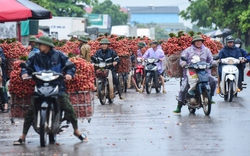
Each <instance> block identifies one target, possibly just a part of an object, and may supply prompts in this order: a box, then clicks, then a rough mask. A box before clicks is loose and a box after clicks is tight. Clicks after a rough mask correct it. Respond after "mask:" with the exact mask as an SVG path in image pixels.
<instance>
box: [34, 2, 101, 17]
mask: <svg viewBox="0 0 250 156" xmlns="http://www.w3.org/2000/svg"><path fill="white" fill-rule="evenodd" d="M31 1H32V2H34V3H36V4H38V5H40V6H42V7H44V8H46V9H48V10H50V11H51V12H52V15H53V16H66V17H83V15H84V14H85V11H84V9H83V5H82V4H84V3H85V4H86V5H95V4H97V3H98V0H53V1H51V0H31ZM77 2H78V3H82V4H81V5H76V4H77Z"/></svg>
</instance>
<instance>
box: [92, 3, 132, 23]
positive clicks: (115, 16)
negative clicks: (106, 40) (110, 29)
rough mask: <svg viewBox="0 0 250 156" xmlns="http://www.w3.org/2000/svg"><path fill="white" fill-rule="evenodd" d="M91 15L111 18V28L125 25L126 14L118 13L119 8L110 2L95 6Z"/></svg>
mask: <svg viewBox="0 0 250 156" xmlns="http://www.w3.org/2000/svg"><path fill="white" fill-rule="evenodd" d="M92 13H93V14H109V15H110V16H111V26H113V25H125V24H127V20H128V14H126V13H124V12H122V11H120V6H119V5H115V4H113V3H112V2H111V1H110V0H105V1H104V2H102V3H99V4H95V5H94V7H93V10H92Z"/></svg>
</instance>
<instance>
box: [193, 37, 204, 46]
mask: <svg viewBox="0 0 250 156" xmlns="http://www.w3.org/2000/svg"><path fill="white" fill-rule="evenodd" d="M195 41H202V42H203V41H204V39H203V38H202V37H201V36H200V35H195V36H194V37H193V40H192V44H193V43H194V42H195Z"/></svg>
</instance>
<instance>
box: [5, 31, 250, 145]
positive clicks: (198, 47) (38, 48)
mask: <svg viewBox="0 0 250 156" xmlns="http://www.w3.org/2000/svg"><path fill="white" fill-rule="evenodd" d="M78 40H79V42H80V46H79V47H78V49H76V50H77V51H78V52H79V57H81V58H83V59H85V60H86V61H88V62H92V63H97V62H98V61H99V60H104V61H105V62H106V63H112V66H109V67H108V68H109V69H110V70H111V71H112V73H113V74H112V75H113V83H114V84H115V85H116V87H117V91H118V94H119V98H120V99H124V97H122V92H121V87H120V84H119V80H118V78H117V73H116V71H115V68H114V67H115V66H116V65H117V64H118V63H119V61H120V59H119V56H118V55H117V54H116V52H115V51H114V50H112V49H110V48H109V44H110V42H109V40H108V39H107V38H103V39H102V40H101V41H100V45H101V49H99V50H98V51H97V52H96V53H95V55H94V56H92V57H91V56H90V54H89V53H90V46H89V45H88V39H87V38H86V37H85V36H81V37H79V38H78ZM203 41H204V39H203V38H202V37H201V36H199V35H197V36H194V37H193V40H192V45H191V46H190V47H188V48H187V49H185V50H184V51H183V52H182V54H181V56H184V57H186V58H187V61H184V60H181V61H180V66H182V67H184V66H185V65H187V64H189V63H190V62H191V60H192V58H193V57H194V56H198V57H199V58H200V60H201V61H203V62H206V63H212V64H213V63H214V64H218V65H219V66H218V73H219V76H218V79H216V78H215V77H213V76H212V75H211V74H210V75H209V84H210V87H211V90H212V96H213V95H214V93H215V92H216V86H218V87H217V93H218V94H219V93H220V87H219V85H218V83H220V80H221V67H222V64H221V63H220V61H215V60H213V57H212V53H211V51H210V50H209V49H208V48H207V47H205V46H204V44H203ZM29 45H30V46H31V51H30V53H29V56H28V60H27V61H26V63H27V65H28V66H29V68H31V69H33V71H40V70H42V69H51V70H53V71H56V72H62V67H63V65H65V63H66V62H67V61H69V60H68V57H67V56H66V55H64V54H63V53H62V52H60V51H58V50H55V49H54V48H53V47H54V44H53V41H52V39H51V38H50V37H47V36H41V37H40V38H36V37H34V36H31V37H30V38H29ZM137 46H138V51H137V55H132V56H131V58H132V61H135V60H136V58H137V57H142V58H143V59H146V58H149V57H154V58H156V59H158V60H159V63H157V67H158V74H159V76H160V78H161V82H162V86H163V93H164V94H165V93H166V88H165V85H164V78H163V75H162V74H163V65H162V61H163V59H164V58H165V55H164V52H163V50H162V48H161V46H160V44H159V42H157V41H156V40H154V41H153V42H151V43H150V46H151V48H149V49H148V50H147V51H146V52H145V53H144V54H142V52H141V49H142V48H143V47H145V46H146V44H145V43H144V42H139V43H138V44H137ZM226 57H234V58H236V59H239V58H240V57H242V58H245V59H241V64H239V65H238V66H237V67H238V69H239V86H238V91H240V90H241V85H242V84H244V69H245V63H246V60H250V58H249V56H248V55H247V53H246V51H245V50H244V49H242V41H241V40H240V39H236V40H234V38H233V37H231V36H229V37H227V38H226V45H225V47H224V48H223V49H222V50H221V51H220V52H219V60H220V59H223V58H226ZM0 62H1V68H2V74H1V75H2V76H1V77H0V81H1V82H2V86H0V96H1V102H2V104H1V105H0V109H1V111H2V112H8V110H9V108H8V97H7V91H6V89H5V87H4V86H5V83H6V80H7V78H6V72H5V69H6V63H5V57H4V52H3V50H2V49H1V48H0ZM183 73H184V76H183V77H184V80H183V81H182V85H181V87H180V91H179V96H178V98H177V108H176V110H174V111H173V112H174V113H181V108H182V106H183V104H184V100H185V96H186V94H188V89H189V84H188V78H187V75H186V74H185V69H184V72H183ZM74 74H75V68H71V69H68V70H67V71H66V76H65V77H66V79H67V80H70V79H72V77H73V76H74ZM21 76H22V78H25V77H27V76H28V71H27V70H26V69H25V68H22V75H21ZM144 77H145V76H144ZM132 83H133V85H134V87H135V89H136V91H139V92H143V91H144V87H143V86H144V84H145V78H144V80H143V84H142V87H141V89H140V88H139V87H138V86H137V84H136V82H135V79H134V76H133V77H132ZM60 84H61V85H60V96H59V100H60V101H61V104H62V108H63V109H64V111H65V112H66V115H67V117H68V120H69V121H70V122H71V124H72V126H73V128H74V133H73V134H74V135H75V136H76V137H77V138H79V139H80V140H81V141H87V140H88V139H87V136H86V135H85V134H83V133H81V132H80V131H79V130H78V124H77V117H76V114H75V111H74V110H73V108H72V106H71V104H70V101H69V97H68V95H67V94H66V91H65V85H64V82H60ZM33 110H34V108H33V102H31V105H30V108H29V110H28V112H27V114H26V117H25V119H24V125H23V133H22V136H21V137H20V138H19V139H18V140H17V141H15V142H14V145H22V144H24V143H25V137H26V135H27V133H28V130H29V128H30V126H31V124H32V121H33Z"/></svg>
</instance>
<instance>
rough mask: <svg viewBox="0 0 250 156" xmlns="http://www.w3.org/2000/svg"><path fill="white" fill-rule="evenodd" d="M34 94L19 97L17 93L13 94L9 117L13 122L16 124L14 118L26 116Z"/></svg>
mask: <svg viewBox="0 0 250 156" xmlns="http://www.w3.org/2000/svg"><path fill="white" fill-rule="evenodd" d="M31 98H32V96H25V97H19V96H17V95H15V94H11V98H10V104H11V108H10V111H9V117H10V121H11V123H12V124H14V123H15V122H14V118H24V117H25V114H26V112H27V110H28V108H29V105H30V103H31Z"/></svg>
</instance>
